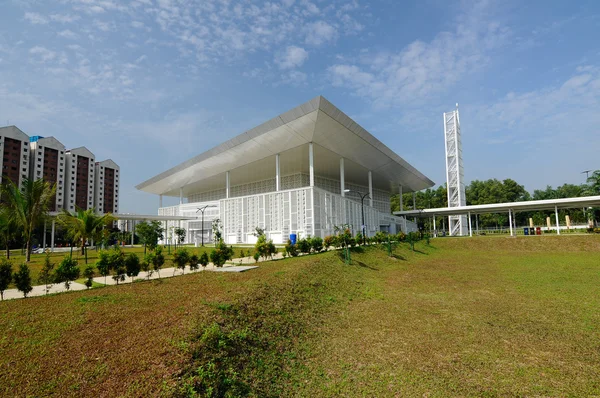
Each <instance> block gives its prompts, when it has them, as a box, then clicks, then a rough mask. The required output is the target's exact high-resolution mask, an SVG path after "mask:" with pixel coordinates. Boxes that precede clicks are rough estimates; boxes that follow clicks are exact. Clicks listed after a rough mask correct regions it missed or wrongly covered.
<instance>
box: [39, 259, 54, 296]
mask: <svg viewBox="0 0 600 398" xmlns="http://www.w3.org/2000/svg"><path fill="white" fill-rule="evenodd" d="M53 270H54V263H53V262H52V261H50V253H46V258H45V259H44V266H43V267H42V270H41V271H40V276H39V277H38V283H43V284H44V286H45V291H46V294H48V291H49V290H50V288H51V287H52V283H50V282H52V276H53V275H52V271H53Z"/></svg>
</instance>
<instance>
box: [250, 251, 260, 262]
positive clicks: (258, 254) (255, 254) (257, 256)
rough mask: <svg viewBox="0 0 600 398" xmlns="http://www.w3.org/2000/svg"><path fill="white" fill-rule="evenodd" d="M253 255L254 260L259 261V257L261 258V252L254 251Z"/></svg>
mask: <svg viewBox="0 0 600 398" xmlns="http://www.w3.org/2000/svg"><path fill="white" fill-rule="evenodd" d="M252 257H253V258H254V262H255V263H257V262H258V259H259V258H260V253H259V252H254V255H253V256H252Z"/></svg>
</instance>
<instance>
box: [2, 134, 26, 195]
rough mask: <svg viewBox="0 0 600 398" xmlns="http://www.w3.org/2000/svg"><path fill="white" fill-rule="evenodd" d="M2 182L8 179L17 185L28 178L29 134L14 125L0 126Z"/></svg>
mask: <svg viewBox="0 0 600 398" xmlns="http://www.w3.org/2000/svg"><path fill="white" fill-rule="evenodd" d="M0 151H1V152H2V157H1V158H0V170H2V176H1V177H0V178H1V179H2V184H6V183H7V178H8V179H10V180H11V181H12V182H14V183H15V184H18V186H19V187H22V184H23V180H24V179H26V178H29V156H30V154H29V136H28V135H27V134H25V133H24V132H22V131H21V130H20V129H19V128H17V127H15V126H7V127H0Z"/></svg>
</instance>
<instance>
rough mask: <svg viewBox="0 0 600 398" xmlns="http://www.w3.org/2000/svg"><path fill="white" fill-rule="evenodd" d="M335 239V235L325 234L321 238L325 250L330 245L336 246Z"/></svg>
mask: <svg viewBox="0 0 600 398" xmlns="http://www.w3.org/2000/svg"><path fill="white" fill-rule="evenodd" d="M335 240H336V239H335V236H331V235H327V236H326V237H325V239H323V246H324V247H325V250H329V248H330V247H331V246H336V244H335Z"/></svg>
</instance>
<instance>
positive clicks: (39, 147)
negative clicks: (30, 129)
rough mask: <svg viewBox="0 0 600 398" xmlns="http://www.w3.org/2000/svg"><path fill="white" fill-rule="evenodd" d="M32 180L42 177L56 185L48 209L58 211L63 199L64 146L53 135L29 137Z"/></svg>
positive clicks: (62, 204) (62, 206)
mask: <svg viewBox="0 0 600 398" xmlns="http://www.w3.org/2000/svg"><path fill="white" fill-rule="evenodd" d="M29 140H30V143H29V145H30V149H31V161H30V167H31V173H30V178H31V179H32V180H39V179H42V178H43V179H44V181H47V182H49V183H50V184H54V185H56V194H55V196H54V199H53V200H52V203H51V204H50V211H60V210H61V209H63V208H64V200H65V184H64V180H65V178H64V177H65V170H66V166H65V152H66V149H65V146H64V145H63V144H62V143H61V142H60V141H58V140H57V139H56V138H54V137H47V138H44V137H40V136H33V137H31V138H30V139H29Z"/></svg>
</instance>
